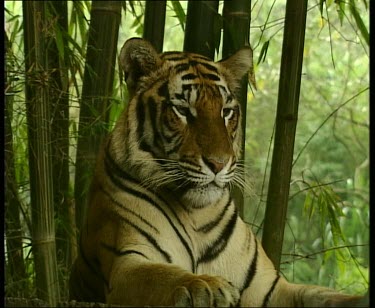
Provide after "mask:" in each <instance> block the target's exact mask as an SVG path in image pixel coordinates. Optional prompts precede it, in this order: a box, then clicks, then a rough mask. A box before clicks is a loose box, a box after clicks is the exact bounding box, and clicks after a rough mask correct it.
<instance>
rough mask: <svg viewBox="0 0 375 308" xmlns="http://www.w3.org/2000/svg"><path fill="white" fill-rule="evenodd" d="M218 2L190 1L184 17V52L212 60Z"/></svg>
mask: <svg viewBox="0 0 375 308" xmlns="http://www.w3.org/2000/svg"><path fill="white" fill-rule="evenodd" d="M218 8H219V1H212V0H211V1H195V0H190V1H189V3H188V8H187V15H186V28H185V39H184V51H187V52H194V53H198V54H201V55H203V56H206V57H208V58H210V59H213V58H214V55H215V46H217V45H218V44H217V39H218V36H217V35H215V34H216V33H215V30H216V32H217V31H220V29H219V28H215V26H216V25H217V20H218V13H217V11H218Z"/></svg>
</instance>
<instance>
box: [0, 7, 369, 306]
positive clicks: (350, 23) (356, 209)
mask: <svg viewBox="0 0 375 308" xmlns="http://www.w3.org/2000/svg"><path fill="white" fill-rule="evenodd" d="M56 2H57V3H61V4H62V3H64V2H65V1H56ZM187 4H188V2H187V1H167V10H166V23H165V34H164V44H163V51H170V50H182V49H183V44H184V30H185V26H186V14H187ZM66 5H67V7H66V16H67V19H66V21H65V22H66V27H65V28H58V27H52V25H53V24H54V23H55V22H56V20H57V19H56V18H55V19H54V18H51V19H50V22H51V31H52V36H53V37H54V38H55V40H56V48H57V51H58V54H59V55H60V56H59V57H58V59H57V60H56V61H57V62H58V63H59V65H60V66H61V67H64V74H63V72H59V73H61V75H62V76H63V78H61V80H62V87H63V88H64V89H65V90H64V92H60V96H59V99H61V98H62V97H64V99H66V100H67V102H68V104H67V106H68V109H66V110H65V118H64V119H65V120H67V122H66V123H67V125H68V126H67V128H68V136H65V137H64V138H62V139H63V140H59V141H60V142H61V141H62V143H59V142H58V143H56V144H53V147H52V152H51V155H50V156H51V159H52V161H53V163H56V164H59V163H61V164H65V166H67V168H66V170H68V173H67V176H66V177H65V179H66V181H65V182H66V185H67V186H66V187H67V189H66V191H65V192H64V194H61V195H59V194H57V193H56V191H58V188H56V187H55V190H54V191H55V194H54V195H53V196H51V198H52V199H53V201H52V202H53V203H54V204H55V212H54V214H53V217H54V219H53V220H54V226H53V228H52V229H53V234H55V231H56V260H57V272H58V277H59V297H60V299H63V300H64V299H67V290H68V288H67V280H68V274H69V269H70V265H71V262H72V260H73V259H74V256H75V254H76V249H77V242H76V240H77V238H76V235H77V233H78V232H77V229H78V230H79V222H78V223H77V221H76V218H75V216H76V215H75V214H76V213H77V211H80V209H78V208H77V202H78V201H77V200H78V198H79V197H77V192H75V189H76V187H77V183H75V182H76V181H77V175H76V167H77V165H76V164H77V155H78V154H77V142H78V139H79V137H78V134H79V125H82V123H80V121H82V118H80V106H82V105H81V102H82V97H83V96H84V92H85V89H84V79H85V77H84V71H85V61H86V58H87V55H88V53H89V48H88V47H87V45H88V41H89V38H88V31H89V26H90V18H91V17H92V15H91V16H90V11H91V5H92V4H91V1H73V2H70V1H67V2H66ZM22 6H23V3H22V2H21V1H5V19H6V24H5V34H6V39H7V42H6V47H7V49H6V81H7V82H6V89H5V96H6V106H5V128H6V147H5V151H6V152H5V154H6V204H5V205H6V217H5V241H4V247H5V278H6V279H5V291H6V296H13V297H26V298H32V297H37V296H39V297H40V294H39V293H38V292H37V287H36V280H37V278H36V276H37V275H38V274H37V270H36V267H37V265H36V264H35V258H34V257H35V254H34V251H33V244H32V243H33V237H34V236H35V232H36V231H35V226H33V221H34V219H35V218H34V217H35V216H33V214H32V212H33V210H32V207H31V203H32V200H31V197H30V192H31V190H32V189H34V188H33V185H35V180H34V179H33V178H32V176H31V175H30V173H29V171H30V168H31V167H30V166H31V165H30V162H29V156H28V155H29V147H30V142H31V141H30V132H28V129H29V128H30V125H28V121H29V122H30V120H28V116H27V106H26V104H25V100H26V98H25V96H26V94H25V93H26V92H27V89H26V88H25V80H26V74H25V70H26V67H27V60H25V56H24V54H25V53H24V48H25V37H26V35H27V33H25V31H24V24H23V23H24V18H23V12H24V11H23V10H24V8H23V7H22ZM121 6H122V7H121V8H120V10H121V11H122V15H121V21H120V26H119V33H118V40H115V41H113V38H112V41H110V38H108V39H109V44H111V43H113V44H115V49H116V50H117V52H118V51H119V50H120V48H121V46H122V44H123V43H124V42H125V40H126V39H128V38H130V37H134V36H137V37H141V36H142V33H143V30H144V16H145V1H126V2H123V3H122V4H121ZM222 6H223V2H222V1H220V4H219V13H220V12H221V10H222ZM55 8H57V6H56V7H55ZM55 13H56V12H55ZM284 18H285V1H271V0H265V1H252V4H251V25H250V43H251V45H252V48H253V51H254V65H255V69H254V73H255V76H256V81H257V90H255V89H254V88H250V87H249V88H248V92H247V93H248V94H247V125H246V143H245V150H246V151H245V166H246V180H247V182H248V185H247V186H251V189H247V190H246V191H245V194H244V210H243V217H244V219H245V220H246V222H248V223H249V225H250V226H251V228H252V229H253V231H254V233H256V234H257V235H258V236H259V237H261V236H262V231H263V228H264V225H263V221H264V212H265V208H266V198H267V189H268V182H269V174H270V164H271V157H272V150H273V138H274V128H275V114H276V107H277V97H278V91H279V89H278V85H279V77H280V61H281V51H282V48H281V46H282V42H283V31H284ZM368 19H369V14H368V2H367V1H366V0H362V1H352V0H350V1H347V2H345V1H318V0H317V1H309V2H308V11H307V21H306V31H305V44H304V51H303V53H304V59H303V67H302V82H301V91H300V103H299V117H298V124H297V132H296V139H295V145H294V160H293V169H292V178H291V182H290V193H289V202H288V212H287V219H286V227H285V233H284V242H283V250H282V252H283V254H282V259H281V264H280V269H281V272H282V274H283V275H284V276H285V277H286V278H287V279H288V280H290V281H294V282H298V283H309V284H311V283H314V284H319V285H324V286H329V287H333V288H336V289H338V290H342V291H345V292H347V293H357V294H362V293H364V292H365V291H366V290H367V289H368V281H369V278H368V275H369V274H368V272H369V270H368V268H369V244H368V243H369V45H368V30H367V29H368V24H369V20H368ZM217 27H219V29H220V23H218V25H217ZM109 36H110V35H109ZM47 47H48V46H46V48H47ZM220 47H221V45H220V46H217V49H216V52H215V59H221V48H220ZM62 63H63V65H62ZM114 69H115V72H114V80H113V89H111V97H110V99H109V100H108V101H107V103H106V105H105V107H103V106H102V107H101V108H102V109H105V110H103V112H107V114H108V116H107V118H106V119H105V120H103V119H102V120H100V121H97V122H96V123H95V125H91V126H90V128H89V130H88V132H89V134H91V135H95V134H96V133H97V132H99V131H100V132H103V131H109V130H110V129H111V128H112V127H113V124H114V123H115V121H116V119H117V118H118V116H119V114H120V113H121V111H122V110H123V109H124V108H125V107H126V101H127V90H126V86H125V85H124V84H122V83H121V82H120V78H119V76H120V73H119V71H118V66H117V64H116V66H114ZM52 75H53V74H51V76H52ZM52 77H53V76H52ZM111 86H112V83H111ZM86 91H87V89H86ZM42 95H43V93H42ZM51 106H52V109H51V113H52V115H54V114H55V115H56V118H57V117H58V115H57V113H58V112H61V110H60V111H59V110H58V109H57V108H58V107H56V106H55V107H53V105H51ZM98 110H101V109H100V108H99V109H98ZM98 110H97V111H96V112H98V115H97V116H98V119H99V118H100V111H98ZM66 115H68V116H66ZM90 138H91V137H90ZM57 139H58V138H57ZM56 145H58V146H62V147H65V148H67V149H68V155H66V156H64V157H63V158H61V153H60V154H59V151H60V150H61V149H62V148H59V147H58V146H56ZM56 149H57V150H56ZM60 166H61V165H60ZM60 170H63V169H60ZM64 170H65V169H64ZM90 176H91V172H90V170H86V173H84V174H83V175H82V174H81V175H80V178H83V179H85V181H86V182H87V181H88V180H89V178H90ZM54 177H55V179H57V178H58V179H61V178H63V177H64V175H62V174H58V173H57V174H54ZM55 182H56V181H55ZM33 183H34V184H33ZM51 185H52V183H51ZM54 185H55V184H54ZM51 191H53V188H51ZM59 193H61V191H59ZM62 208H64V209H62ZM33 228H34V229H33ZM33 230H34V231H33ZM34 242H36V241H35V239H34Z"/></svg>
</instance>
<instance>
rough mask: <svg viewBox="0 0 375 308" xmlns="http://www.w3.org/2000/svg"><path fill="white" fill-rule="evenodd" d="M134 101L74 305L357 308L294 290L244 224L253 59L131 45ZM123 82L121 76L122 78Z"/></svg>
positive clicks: (94, 218) (100, 201) (105, 161)
mask: <svg viewBox="0 0 375 308" xmlns="http://www.w3.org/2000/svg"><path fill="white" fill-rule="evenodd" d="M119 65H120V68H121V70H122V71H123V76H124V79H125V82H126V85H127V88H128V93H129V101H128V104H127V106H126V108H125V110H124V111H123V112H122V113H121V115H120V116H119V118H118V120H117V122H116V124H115V126H114V128H113V130H112V132H111V133H109V134H108V136H107V137H106V139H105V141H104V143H103V145H102V147H101V149H100V152H99V154H98V159H97V164H96V167H95V174H94V177H93V180H92V184H91V187H90V191H89V199H88V209H87V215H86V219H85V223H84V227H83V228H82V230H81V235H80V244H79V255H78V257H77V259H76V261H75V262H74V265H73V266H72V270H71V275H70V299H72V300H77V301H85V302H104V303H108V304H113V305H123V306H133V307H139V306H175V307H234V306H238V307H275V306H277V307H328V306H356V305H357V306H358V305H361V303H362V302H363V297H362V296H354V295H346V294H341V293H339V292H337V291H334V290H333V289H329V288H326V287H320V286H310V285H300V284H294V283H289V282H287V280H286V279H285V278H284V277H283V276H282V275H281V274H280V273H279V272H278V271H277V270H276V269H275V267H274V265H273V263H272V262H271V261H270V259H269V258H268V257H267V255H266V253H265V251H264V250H263V248H262V246H261V243H260V241H259V240H258V239H257V238H256V236H255V235H254V234H253V233H252V231H251V230H250V228H249V226H248V225H247V224H246V223H245V222H244V221H243V220H242V219H241V218H240V216H239V213H238V210H237V208H236V205H235V202H234V199H233V198H232V196H231V191H232V187H233V186H234V185H235V184H236V183H237V184H238V182H239V181H238V175H239V174H240V173H241V167H240V164H239V157H240V154H241V146H242V144H241V143H242V136H241V131H242V130H241V108H240V105H239V100H238V90H239V88H240V84H241V80H242V79H243V78H244V76H246V74H248V72H249V70H251V69H252V49H251V47H250V46H244V47H243V48H241V49H239V50H238V51H237V52H236V53H234V54H233V55H231V56H229V57H227V58H225V59H223V60H221V61H217V62H215V61H212V60H210V59H209V58H207V57H204V56H202V55H199V54H194V53H187V52H174V51H173V52H172V51H168V52H164V53H160V54H159V53H157V52H156V50H155V48H154V47H153V46H152V44H151V43H149V42H148V41H146V40H144V39H141V38H131V39H129V40H127V41H126V42H125V43H124V45H123V47H122V48H121V51H120V53H119ZM121 78H122V77H121Z"/></svg>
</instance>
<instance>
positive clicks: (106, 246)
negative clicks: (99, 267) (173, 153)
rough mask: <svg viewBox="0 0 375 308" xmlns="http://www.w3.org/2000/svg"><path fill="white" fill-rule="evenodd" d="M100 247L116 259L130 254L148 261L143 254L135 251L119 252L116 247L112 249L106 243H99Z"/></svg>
mask: <svg viewBox="0 0 375 308" xmlns="http://www.w3.org/2000/svg"><path fill="white" fill-rule="evenodd" d="M100 245H101V246H102V247H103V248H105V249H107V250H108V251H110V252H112V253H114V254H115V255H116V256H118V257H122V256H128V255H131V254H136V255H140V256H142V257H144V258H146V259H149V258H147V257H146V256H145V255H144V254H143V253H141V252H139V251H137V250H119V249H117V248H116V247H113V246H111V245H108V244H106V243H100Z"/></svg>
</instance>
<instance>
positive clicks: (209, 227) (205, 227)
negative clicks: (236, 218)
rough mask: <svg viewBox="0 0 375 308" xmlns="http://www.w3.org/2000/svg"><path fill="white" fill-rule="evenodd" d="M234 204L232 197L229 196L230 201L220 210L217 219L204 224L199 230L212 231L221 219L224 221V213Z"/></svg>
mask: <svg viewBox="0 0 375 308" xmlns="http://www.w3.org/2000/svg"><path fill="white" fill-rule="evenodd" d="M231 204H232V199H231V198H229V200H228V203H227V204H226V205H225V207H224V209H223V210H222V211H221V212H220V214H219V215H218V216H217V217H216V219H214V220H211V221H210V222H209V223H207V224H205V225H203V226H202V227H200V228H198V230H196V231H198V232H203V233H208V232H210V231H211V230H212V229H213V228H215V227H216V226H217V225H218V224H219V223H220V221H222V219H223V217H224V214H225V213H226V211H227V210H228V208H229V206H230V205H231Z"/></svg>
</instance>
